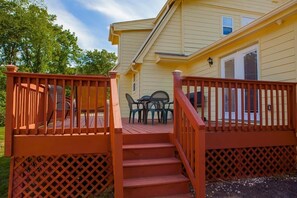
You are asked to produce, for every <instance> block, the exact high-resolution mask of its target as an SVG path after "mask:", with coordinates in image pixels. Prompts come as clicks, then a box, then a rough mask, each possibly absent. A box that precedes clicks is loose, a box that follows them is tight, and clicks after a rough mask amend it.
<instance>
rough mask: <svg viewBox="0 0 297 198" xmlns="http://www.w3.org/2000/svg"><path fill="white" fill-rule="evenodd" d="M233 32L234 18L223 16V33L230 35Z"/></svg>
mask: <svg viewBox="0 0 297 198" xmlns="http://www.w3.org/2000/svg"><path fill="white" fill-rule="evenodd" d="M231 32H233V19H232V17H226V16H223V20H222V33H223V35H228V34H230V33H231Z"/></svg>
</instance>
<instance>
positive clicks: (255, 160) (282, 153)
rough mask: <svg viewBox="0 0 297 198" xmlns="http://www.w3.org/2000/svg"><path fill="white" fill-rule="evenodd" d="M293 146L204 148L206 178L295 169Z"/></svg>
mask: <svg viewBox="0 0 297 198" xmlns="http://www.w3.org/2000/svg"><path fill="white" fill-rule="evenodd" d="M296 164H297V163H296V148H295V146H274V147H258V148H238V149H234V148H232V149H217V150H207V151H206V179H207V180H208V181H215V180H218V179H224V180H225V179H227V180H228V179H235V178H236V179H238V178H247V177H261V176H273V175H281V174H287V173H292V172H294V171H296Z"/></svg>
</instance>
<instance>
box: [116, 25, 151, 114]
mask: <svg viewBox="0 0 297 198" xmlns="http://www.w3.org/2000/svg"><path fill="white" fill-rule="evenodd" d="M148 34H149V31H130V32H123V33H122V34H121V39H120V45H119V51H120V56H119V63H120V65H119V66H118V68H117V71H118V72H119V73H120V74H121V77H120V79H119V87H120V89H119V97H120V106H121V113H122V116H124V117H127V116H128V115H129V114H128V113H129V108H128V104H127V100H126V96H125V94H126V93H129V94H130V95H133V94H132V75H131V74H127V75H126V72H127V69H128V68H129V67H130V64H131V61H132V59H133V58H134V56H135V54H136V52H137V51H138V49H139V48H140V46H141V45H142V44H143V42H144V40H145V38H146V37H147V35H148ZM138 84H139V83H138Z"/></svg>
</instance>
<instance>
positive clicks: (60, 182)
mask: <svg viewBox="0 0 297 198" xmlns="http://www.w3.org/2000/svg"><path fill="white" fill-rule="evenodd" d="M13 175H14V176H13V189H12V190H13V192H12V193H13V197H89V196H93V195H99V194H100V193H102V192H103V191H105V190H106V188H107V187H109V186H111V185H112V183H113V175H112V163H111V156H110V154H104V155H101V154H100V155H99V154H88V155H63V156H37V157H36V156H33V157H15V158H14V167H13Z"/></svg>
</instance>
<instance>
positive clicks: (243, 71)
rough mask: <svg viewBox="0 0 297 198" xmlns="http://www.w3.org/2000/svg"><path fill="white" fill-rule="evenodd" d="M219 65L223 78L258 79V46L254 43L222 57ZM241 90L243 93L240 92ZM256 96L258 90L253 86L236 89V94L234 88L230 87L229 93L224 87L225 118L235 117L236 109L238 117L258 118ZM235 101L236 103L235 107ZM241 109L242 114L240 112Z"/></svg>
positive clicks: (257, 99) (246, 118)
mask: <svg viewBox="0 0 297 198" xmlns="http://www.w3.org/2000/svg"><path fill="white" fill-rule="evenodd" d="M221 66H222V67H221V68H222V70H221V71H222V77H223V78H231V79H244V80H258V47H257V46H256V45H254V46H251V47H249V48H246V49H243V50H241V51H238V52H236V53H234V54H231V55H229V56H226V57H224V58H222V59H221ZM242 91H243V94H241V92H242ZM242 97H243V100H242ZM258 97H259V94H258V91H257V90H255V88H254V87H250V88H248V89H244V90H241V89H238V90H237V96H236V91H235V89H234V88H232V89H231V94H230V92H229V90H228V88H225V90H224V105H223V106H224V112H225V118H226V119H235V111H236V109H237V115H238V119H245V120H248V119H250V120H254V119H255V118H256V119H258V108H259V102H258V101H259V98H258ZM242 102H243V103H242ZM236 103H237V104H238V106H237V108H236ZM230 111H231V112H230ZM242 111H244V114H242V113H241V112H242ZM242 115H244V118H242ZM230 116H231V117H230Z"/></svg>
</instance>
